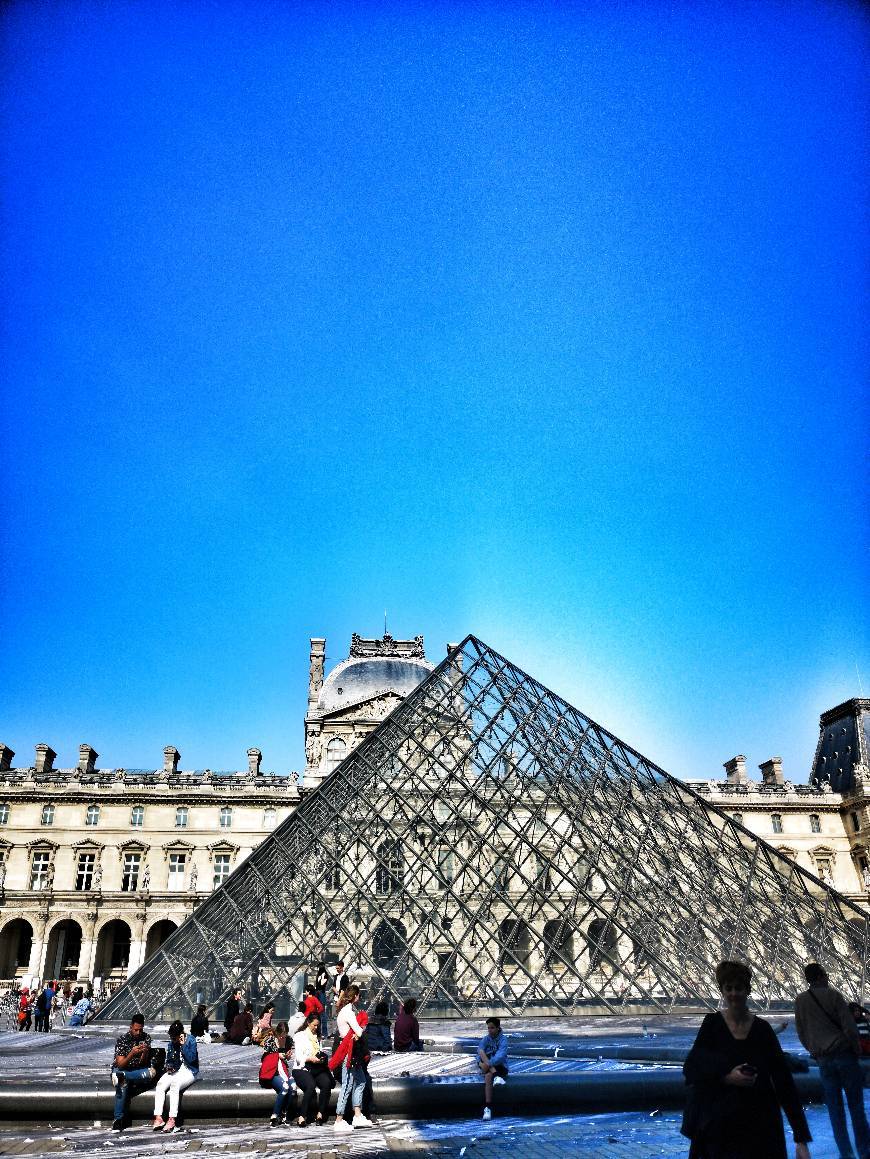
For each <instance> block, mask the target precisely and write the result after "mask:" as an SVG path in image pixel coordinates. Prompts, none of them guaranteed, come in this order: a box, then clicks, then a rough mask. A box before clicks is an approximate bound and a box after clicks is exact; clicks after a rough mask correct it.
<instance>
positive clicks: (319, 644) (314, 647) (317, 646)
mask: <svg viewBox="0 0 870 1159" xmlns="http://www.w3.org/2000/svg"><path fill="white" fill-rule="evenodd" d="M325 660H326V640H325V639H321V638H320V637H318V636H312V637H311V652H310V654H309V657H308V711H309V712H311V710H312V709H314V708H316V707H317V697H318V696H319V695H320V690H321V688H322V687H323V665H324V662H325Z"/></svg>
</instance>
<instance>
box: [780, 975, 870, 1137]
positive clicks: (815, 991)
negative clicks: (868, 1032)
mask: <svg viewBox="0 0 870 1159" xmlns="http://www.w3.org/2000/svg"><path fill="white" fill-rule="evenodd" d="M804 977H805V978H806V980H807V983H808V984H809V989H808V990H806V991H804V993H803V994H798V996H797V998H796V999H795V1004H794V1013H795V1030H797V1035H798V1038H799V1039H800V1040H801V1042H802V1043H803V1045H804V1046H805V1047H806V1049H807V1050H808V1051H809V1052H810V1054H811V1055H812V1056H813V1058H814V1059H815V1060H816V1061H817V1062H818V1064H819V1075H820V1077H821V1080H822V1093H823V1095H824V1099H825V1105H826V1106H827V1108H828V1115H829V1116H830V1119H831V1127H832V1128H833V1131H834V1139H835V1141H836V1144H837V1147H838V1148H839V1151H840V1154H841V1155H851V1154H852V1144H851V1142H850V1140H849V1130H848V1128H847V1126H846V1112H845V1109H844V1107H843V1092H844V1091H845V1093H846V1102H847V1103H848V1105H849V1114H850V1116H851V1118H852V1130H853V1132H854V1134H855V1147H856V1149H857V1152H858V1155H859V1157H860V1159H870V1125H868V1123H867V1115H866V1113H865V1111H864V1076H863V1074H862V1072H861V1067H860V1066H859V1064H858V1055H859V1054H860V1051H861V1047H860V1043H859V1038H858V1028H857V1026H856V1025H855V1019H854V1018H853V1017H852V1014H851V1012H850V1010H849V1004H848V1003H847V1001H846V999H845V998H844V997H843V995H842V994H841V993H840V992H839V990H835V989H834V988H833V987H832V986H829V985H828V975H827V974H826V972H825V970H824V969H823V967H821V966H820V965H819V964H818V962H808V963H807V965H806V966H804Z"/></svg>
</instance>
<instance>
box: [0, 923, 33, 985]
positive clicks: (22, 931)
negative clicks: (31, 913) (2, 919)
mask: <svg viewBox="0 0 870 1159" xmlns="http://www.w3.org/2000/svg"><path fill="white" fill-rule="evenodd" d="M32 946H33V926H32V925H31V924H30V922H28V921H26V920H25V919H24V918H14V919H13V920H12V921H11V922H7V923H6V925H5V926H4V927H3V929H2V930H0V978H15V977H16V976H17V977H21V975H22V974H26V973H27V967H28V965H29V963H30V951H31V948H32Z"/></svg>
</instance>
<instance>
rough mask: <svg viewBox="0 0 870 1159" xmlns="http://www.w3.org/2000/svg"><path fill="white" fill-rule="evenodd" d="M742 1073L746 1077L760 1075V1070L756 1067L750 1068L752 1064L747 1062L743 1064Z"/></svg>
mask: <svg viewBox="0 0 870 1159" xmlns="http://www.w3.org/2000/svg"><path fill="white" fill-rule="evenodd" d="M740 1073H741V1074H746V1075H756V1074H758V1070H757V1069H756V1067H754V1066H750V1064H749V1063H748V1062H745V1063H744V1064H743V1066H742V1067H741V1068H740Z"/></svg>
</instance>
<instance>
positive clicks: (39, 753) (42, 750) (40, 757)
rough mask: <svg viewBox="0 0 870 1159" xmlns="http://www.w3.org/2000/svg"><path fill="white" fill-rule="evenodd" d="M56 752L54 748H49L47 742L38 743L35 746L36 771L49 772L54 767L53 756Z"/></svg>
mask: <svg viewBox="0 0 870 1159" xmlns="http://www.w3.org/2000/svg"><path fill="white" fill-rule="evenodd" d="M56 756H57V753H56V752H55V751H54V749H52V748H49V747H48V745H47V744H38V745H37V746H36V771H37V772H38V773H50V772H51V770H52V768H53V767H54V758H55V757H56Z"/></svg>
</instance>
